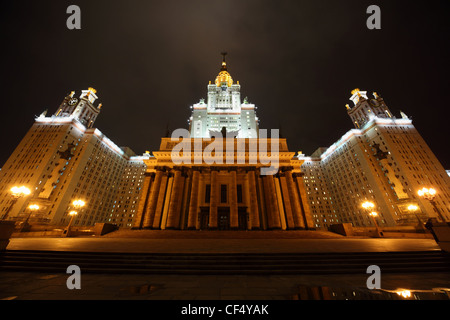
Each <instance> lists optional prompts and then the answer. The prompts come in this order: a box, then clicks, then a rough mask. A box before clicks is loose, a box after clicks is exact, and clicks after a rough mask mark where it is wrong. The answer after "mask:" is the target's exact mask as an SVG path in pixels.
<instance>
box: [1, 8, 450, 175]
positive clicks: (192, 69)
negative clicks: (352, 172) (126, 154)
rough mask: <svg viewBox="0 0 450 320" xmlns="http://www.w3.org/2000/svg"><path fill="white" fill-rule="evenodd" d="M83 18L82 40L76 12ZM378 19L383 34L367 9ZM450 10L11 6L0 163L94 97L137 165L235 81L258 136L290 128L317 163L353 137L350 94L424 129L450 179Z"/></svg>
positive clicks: (110, 131) (104, 123)
mask: <svg viewBox="0 0 450 320" xmlns="http://www.w3.org/2000/svg"><path fill="white" fill-rule="evenodd" d="M71 4H76V5H78V6H79V7H80V8H81V27H82V29H81V30H68V29H67V28H66V19H67V18H68V17H69V15H68V14H66V8H67V7H68V6H69V5H71ZM371 4H376V5H378V6H380V8H381V13H382V15H381V18H382V24H381V27H382V29H381V30H368V29H367V27H366V20H367V18H368V17H369V15H368V14H366V9H367V7H368V6H369V5H371ZM449 9H450V1H448V0H442V1H438V0H429V1H426V2H425V1H398V0H395V1H394V0H389V1H377V0H370V1H365V0H351V1H350V0H341V1H336V0H329V1H319V0H308V1H299V0H296V1H273V0H267V1H265V0H261V1H245V0H228V1H225V0H221V1H214V0H208V1H195V0H194V1H193V0H189V1H186V0H183V1H170V0H168V1H166V0H164V1H162V0H159V1H134V0H127V1H98V0H95V1H61V0H58V1H19V0H15V1H8V2H6V1H3V2H2V3H1V10H0V30H1V31H0V32H1V33H0V34H1V43H2V45H1V48H2V49H1V51H0V56H1V59H0V61H1V86H0V90H1V97H2V100H1V112H2V116H1V118H2V120H3V121H2V126H0V137H2V138H1V154H0V166H1V165H2V164H3V163H4V162H5V161H6V160H7V158H8V157H9V155H10V154H11V153H12V152H13V150H14V148H15V147H16V146H17V144H18V143H19V142H20V140H21V139H22V138H23V136H24V135H25V134H26V132H27V130H28V129H29V128H30V126H31V125H32V123H33V120H34V116H36V115H39V114H40V113H41V112H42V111H44V110H45V109H48V110H49V113H50V114H51V113H54V112H55V111H56V109H57V107H58V105H59V103H60V102H61V101H62V99H63V98H64V96H65V95H66V94H67V93H68V92H70V91H72V90H75V91H77V94H79V92H80V90H82V89H86V88H88V87H90V86H92V87H94V88H96V89H97V91H98V92H97V95H98V96H99V101H100V102H101V103H103V108H102V112H101V114H100V116H99V118H98V120H97V122H96V127H97V128H99V129H100V130H101V131H102V132H103V133H104V134H106V135H107V136H108V137H109V138H110V139H111V140H113V141H114V142H115V143H116V144H117V145H119V146H129V147H130V148H132V149H133V150H134V151H135V152H136V153H137V154H141V153H143V152H144V151H146V150H150V151H152V150H157V149H158V147H159V142H160V138H161V137H162V136H163V135H164V134H165V131H166V126H167V124H168V123H169V126H170V128H171V129H172V130H173V129H176V128H187V118H188V117H189V115H190V109H189V106H191V105H192V104H194V103H196V102H198V101H199V100H200V98H206V89H207V88H206V87H207V84H208V81H210V80H212V81H213V80H214V79H215V77H216V75H217V73H218V72H219V69H220V62H221V56H220V52H221V51H227V52H228V53H229V55H228V57H227V61H228V67H229V68H228V70H229V71H230V73H231V75H232V76H233V79H234V80H235V81H236V80H239V81H240V84H241V86H242V89H241V92H242V98H244V97H246V96H248V98H249V101H250V102H252V103H255V104H256V105H257V106H258V116H259V117H260V119H261V128H265V129H270V128H278V127H279V126H281V127H282V132H283V134H284V136H285V137H286V138H288V145H289V148H290V149H291V150H292V151H300V150H301V151H303V152H304V153H306V154H311V153H312V152H313V151H314V150H315V149H316V148H318V147H321V146H325V147H328V146H330V145H331V144H333V143H334V142H335V141H337V140H338V139H339V138H340V137H341V136H342V135H343V134H344V133H345V132H347V131H348V130H349V129H351V128H352V123H351V121H350V119H349V117H348V116H347V113H346V109H345V104H347V103H350V104H351V101H349V98H350V96H351V94H350V91H351V90H352V89H354V88H360V89H361V90H364V91H368V93H370V94H371V93H372V92H373V91H376V92H377V93H378V94H380V95H381V96H382V97H383V98H384V99H385V101H386V103H387V104H388V107H389V108H390V109H391V111H392V112H393V113H394V115H396V116H398V117H399V116H400V110H401V111H403V112H405V113H406V114H407V115H409V116H412V117H413V120H414V124H415V126H416V128H417V129H418V130H419V132H420V133H421V134H422V136H423V137H424V139H425V141H427V143H428V144H429V145H430V147H431V149H432V150H433V151H434V153H435V154H436V156H437V157H438V159H439V160H440V161H441V163H442V164H443V165H444V167H445V168H447V169H450V152H449V150H448V149H449V148H448V137H449V130H448V118H449V111H448V108H449V107H450V104H449V99H448V96H447V95H448V91H449V80H448V77H449V75H450V63H449V58H450V49H449V48H450V46H449V45H448V44H449V31H450V30H449V26H450V23H449V21H450V19H449V18H450V14H449Z"/></svg>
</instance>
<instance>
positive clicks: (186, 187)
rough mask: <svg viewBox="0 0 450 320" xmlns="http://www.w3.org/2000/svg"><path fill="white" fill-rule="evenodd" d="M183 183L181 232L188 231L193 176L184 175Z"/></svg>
mask: <svg viewBox="0 0 450 320" xmlns="http://www.w3.org/2000/svg"><path fill="white" fill-rule="evenodd" d="M182 177H183V180H184V183H183V202H182V205H181V208H180V220H181V222H180V228H181V230H184V229H187V224H188V214H189V198H190V197H191V183H192V181H191V180H192V174H185V173H183V174H182Z"/></svg>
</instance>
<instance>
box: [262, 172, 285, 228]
mask: <svg viewBox="0 0 450 320" xmlns="http://www.w3.org/2000/svg"><path fill="white" fill-rule="evenodd" d="M263 182H264V195H265V200H266V208H267V213H268V214H267V222H268V228H269V229H280V228H281V223H280V213H279V210H278V202H277V195H276V192H275V185H274V181H273V176H271V175H268V176H264V177H263Z"/></svg>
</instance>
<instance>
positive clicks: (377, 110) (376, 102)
mask: <svg viewBox="0 0 450 320" xmlns="http://www.w3.org/2000/svg"><path fill="white" fill-rule="evenodd" d="M350 100H352V101H353V104H354V107H353V108H351V107H350V106H349V105H348V104H347V105H346V107H347V112H348V115H349V116H350V118H351V119H352V122H353V124H354V126H355V128H357V129H360V128H362V127H364V126H365V125H366V124H367V123H368V122H369V121H370V120H372V119H373V118H375V117H376V118H380V119H390V118H392V113H391V111H390V110H389V109H388V107H387V106H386V104H385V102H384V100H383V98H381V97H380V96H378V94H377V93H376V92H374V93H373V99H369V98H368V97H367V91H360V90H359V89H355V90H353V91H352V96H351V98H350Z"/></svg>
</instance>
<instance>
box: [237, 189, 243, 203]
mask: <svg viewBox="0 0 450 320" xmlns="http://www.w3.org/2000/svg"><path fill="white" fill-rule="evenodd" d="M237 202H238V203H242V202H243V201H242V184H238V185H237Z"/></svg>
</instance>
